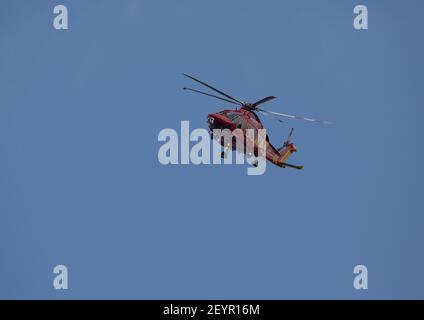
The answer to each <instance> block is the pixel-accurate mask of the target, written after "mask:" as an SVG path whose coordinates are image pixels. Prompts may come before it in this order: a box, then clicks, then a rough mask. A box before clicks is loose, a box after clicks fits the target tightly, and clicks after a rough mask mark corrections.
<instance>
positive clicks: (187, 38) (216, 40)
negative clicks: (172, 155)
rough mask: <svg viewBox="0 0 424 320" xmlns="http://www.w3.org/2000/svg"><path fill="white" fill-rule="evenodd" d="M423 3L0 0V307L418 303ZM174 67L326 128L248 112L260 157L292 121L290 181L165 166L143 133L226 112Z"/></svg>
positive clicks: (422, 293)
mask: <svg viewBox="0 0 424 320" xmlns="http://www.w3.org/2000/svg"><path fill="white" fill-rule="evenodd" d="M360 3H362V4H366V5H367V7H368V10H369V29H368V30H366V31H357V30H355V29H354V28H353V24H352V22H353V18H354V14H353V8H354V6H355V5H357V4H360ZM57 4H64V5H66V6H67V7H68V10H69V29H68V30H62V31H59V30H55V29H54V28H53V19H54V14H53V8H54V6H55V5H57ZM423 10H424V3H423V2H422V1H418V0H416V1H412V0H410V1H403V2H399V1H390V0H387V1H376V0H374V1H371V0H364V1H350V0H345V1H336V0H333V1H323V0H320V1H312V0H310V1H299V0H296V1H294V0H293V1H280V0H275V1H271V0H270V1H253V0H249V1H241V0H238V1H224V0H218V1H205V0H202V1H195V0H182V1H153V0H146V1H136V0H127V1H65V0H61V1H59V0H57V1H11V0H10V1H2V2H1V4H0V298H12V299H15V298H31V299H39V298H52V299H67V298H74V299H75V298H80V299H86V298H108V299H112V298H113V299H186V298H197V299H202V298H222V299H227V298H231V299H233V298H239V299H286V298H307V299H310V298H324V299H328V298H337V299H341V298H347V299H369V298H401V299H404V298H424V274H423V270H424V257H423V248H422V246H423V241H424V235H423V231H422V230H423V223H424V218H423V187H424V186H423V169H422V167H421V166H422V164H423V163H424V153H423V149H422V148H423V142H422V137H423V133H424V132H423V131H424V130H423V126H422V121H423V116H424V112H423V103H424V91H423V74H424V70H423V60H422V59H423V57H424V50H423V49H424V45H423V31H424V21H423V19H422V12H423ZM182 72H186V73H189V74H193V75H195V76H198V77H200V78H201V79H203V80H205V81H208V82H210V83H212V84H215V85H217V86H218V87H219V88H222V89H223V90H226V91H228V92H229V93H231V94H233V95H234V96H236V97H239V98H241V99H244V100H246V101H252V100H253V101H254V100H255V99H260V98H262V97H264V96H267V95H275V96H277V97H278V100H275V101H273V102H269V103H268V104H267V105H266V107H267V108H268V109H271V110H274V111H278V112H285V113H292V114H300V115H305V116H310V117H316V118H319V119H327V120H332V121H334V122H336V124H335V125H332V126H324V125H317V124H310V123H303V122H299V121H297V122H295V121H291V120H287V121H286V122H285V124H284V125H283V126H281V125H279V124H278V123H276V122H273V121H272V120H271V119H264V124H265V125H266V126H267V129H268V133H269V136H270V139H271V141H272V142H274V143H275V144H276V145H277V146H278V145H280V144H281V143H282V141H283V140H284V138H285V137H286V135H287V133H288V131H289V129H290V128H291V127H292V126H293V127H294V128H295V132H294V142H295V143H296V145H297V147H298V150H299V152H298V153H297V154H295V155H294V156H293V158H291V161H290V162H292V163H296V164H302V165H304V166H305V169H304V170H303V171H296V170H290V169H284V170H283V169H280V168H277V167H274V166H271V165H268V167H267V171H266V173H265V174H264V175H262V176H256V177H253V176H248V175H246V166H242V165H229V166H218V165H210V166H208V165H203V166H195V165H174V166H163V165H161V164H160V163H159V162H158V159H157V153H158V149H159V147H160V146H161V144H162V143H160V142H158V133H159V131H160V130H162V129H163V128H174V129H177V130H178V129H179V126H180V121H181V120H189V121H190V126H191V127H192V128H193V129H194V128H198V127H204V128H206V116H207V114H208V113H211V112H214V111H217V110H219V109H221V108H227V107H228V105H226V104H225V103H221V102H220V101H218V100H216V101H215V100H213V99H209V98H207V97H201V96H198V95H195V94H190V93H187V92H184V91H183V90H181V89H182V87H184V86H186V85H193V84H192V83H191V82H190V81H189V80H188V79H186V78H184V77H183V76H181V73H182ZM264 107H265V106H264ZM58 264H64V265H66V266H67V267H68V270H69V289H68V290H61V291H58V290H55V289H54V288H53V285H52V283H53V278H54V274H53V267H54V266H55V265H58ZM358 264H364V265H366V266H367V267H368V273H369V280H368V281H369V283H368V286H369V289H368V290H359V291H358V290H355V289H354V288H353V285H352V281H353V278H354V274H353V268H354V266H355V265H358Z"/></svg>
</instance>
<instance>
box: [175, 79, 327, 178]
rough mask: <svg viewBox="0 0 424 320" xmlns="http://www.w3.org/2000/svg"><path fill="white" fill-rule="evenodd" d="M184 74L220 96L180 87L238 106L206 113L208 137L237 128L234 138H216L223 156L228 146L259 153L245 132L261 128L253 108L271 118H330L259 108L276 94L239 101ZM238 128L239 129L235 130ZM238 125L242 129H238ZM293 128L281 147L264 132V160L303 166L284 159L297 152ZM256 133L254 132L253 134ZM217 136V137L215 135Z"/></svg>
mask: <svg viewBox="0 0 424 320" xmlns="http://www.w3.org/2000/svg"><path fill="white" fill-rule="evenodd" d="M183 75H184V76H186V77H187V78H189V79H191V80H193V81H196V82H197V83H199V84H201V85H203V86H205V87H207V88H209V89H211V90H213V91H214V92H215V93H218V94H219V95H220V96H218V95H216V94H211V93H207V92H203V91H200V90H197V89H192V88H188V87H184V88H183V90H188V91H192V92H195V93H199V94H202V95H206V96H209V97H212V98H215V99H219V100H223V101H226V102H228V103H230V104H233V105H236V106H237V107H236V108H235V109H224V110H221V111H218V112H216V113H211V114H209V115H208V116H207V123H208V127H209V132H210V135H211V139H214V130H216V129H218V130H225V129H228V130H230V131H231V132H234V133H235V132H237V133H238V134H234V136H235V140H236V141H234V140H233V139H232V140H231V143H228V141H225V140H224V139H222V138H221V137H218V138H217V141H218V142H219V143H220V144H221V145H222V146H223V147H224V151H222V153H221V157H222V158H226V157H227V153H228V151H229V150H230V149H231V151H233V150H237V151H241V152H242V153H244V154H245V155H246V156H247V157H251V156H253V155H252V154H251V152H249V154H247V153H248V150H253V153H254V155H255V156H258V154H259V148H258V141H257V139H256V140H255V138H253V140H252V137H250V136H249V135H248V134H247V130H249V129H251V130H254V131H256V132H258V131H259V130H260V129H264V126H263V124H262V122H261V120H260V119H259V117H258V115H257V114H256V112H258V113H261V114H263V115H267V116H271V117H273V118H276V116H278V117H285V118H291V119H298V120H304V121H309V122H317V123H323V124H331V122H329V121H323V120H317V119H311V118H306V117H301V116H294V115H289V114H285V113H279V112H274V111H269V110H264V109H262V108H259V106H260V105H262V104H263V103H265V102H268V101H271V100H274V99H276V97H275V96H267V97H265V98H262V99H260V100H258V101H256V102H254V103H246V102H242V101H240V100H238V99H236V98H233V97H232V96H230V95H228V94H227V93H225V92H223V91H221V90H218V89H217V88H215V87H213V86H211V85H209V84H207V83H206V82H203V81H201V80H199V79H197V78H195V77H193V76H190V75H188V74H185V73H183ZM276 119H277V120H278V121H279V122H282V120H280V119H278V118H276ZM237 129H239V130H237ZM240 129H241V130H240ZM293 130H294V129H293V128H291V130H290V132H289V134H288V137H287V139H286V140H285V141H284V143H283V145H282V146H281V147H280V148H276V147H274V146H273V145H272V144H271V143H270V142H269V138H268V135H266V141H265V148H264V149H265V150H264V155H265V158H266V160H267V161H269V162H271V163H273V164H274V165H276V166H278V167H281V168H286V167H289V168H293V169H298V170H301V169H303V166H300V165H294V164H290V163H287V162H286V160H287V159H288V158H289V157H290V156H291V155H292V154H293V153H295V152H297V148H296V146H295V145H294V143H293V142H292V141H291V138H292V135H293ZM256 136H257V135H256ZM215 138H216V137H215ZM240 141H241V142H242V143H241V144H242V145H244V144H245V145H246V146H247V145H249V144H250V145H251V146H252V148H251V149H247V148H244V147H243V148H241V150H240V148H238V146H239V145H240V144H238V143H237V142H240ZM252 164H253V165H254V166H257V165H258V160H257V159H256V160H254V161H253V163H252Z"/></svg>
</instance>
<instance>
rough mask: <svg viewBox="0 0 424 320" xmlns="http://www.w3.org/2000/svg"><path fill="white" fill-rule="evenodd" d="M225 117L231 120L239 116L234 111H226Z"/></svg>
mask: <svg viewBox="0 0 424 320" xmlns="http://www.w3.org/2000/svg"><path fill="white" fill-rule="evenodd" d="M227 117H228V118H230V119H231V121H234V120H235V119H237V118H238V117H239V114H238V113H234V112H228V113H227Z"/></svg>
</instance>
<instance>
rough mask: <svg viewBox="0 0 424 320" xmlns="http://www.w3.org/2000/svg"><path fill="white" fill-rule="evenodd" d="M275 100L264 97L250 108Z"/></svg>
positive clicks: (271, 97)
mask: <svg viewBox="0 0 424 320" xmlns="http://www.w3.org/2000/svg"><path fill="white" fill-rule="evenodd" d="M276 98H277V97H274V96H269V97H265V98H263V99H261V100H258V101H256V102H255V103H252V107H253V108H255V107H257V106H259V105H260V104H262V103H265V102H267V101H269V100H273V99H276Z"/></svg>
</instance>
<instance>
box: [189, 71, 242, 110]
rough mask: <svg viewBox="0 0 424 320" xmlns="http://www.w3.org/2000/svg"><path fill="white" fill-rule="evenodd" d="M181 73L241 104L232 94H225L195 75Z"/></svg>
mask: <svg viewBox="0 0 424 320" xmlns="http://www.w3.org/2000/svg"><path fill="white" fill-rule="evenodd" d="M183 75H185V76H186V77H187V78H190V79H192V80H194V81H196V82H198V83H200V84H202V85H204V86H206V87H208V88H209V89H212V90H213V91H215V92H218V93H219V94H222V95H223V96H224V97H227V98H228V99H231V100H233V101H235V102H237V103H238V104H239V105H243V102H241V101H239V100H237V99H236V98H233V97H232V96H230V95H228V94H226V93H224V92H222V91H220V90H218V89H217V88H214V87H212V86H211V85H209V84H207V83H205V82H203V81H201V80H199V79H196V78H195V77H192V76H189V75H188V74H185V73H183Z"/></svg>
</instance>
